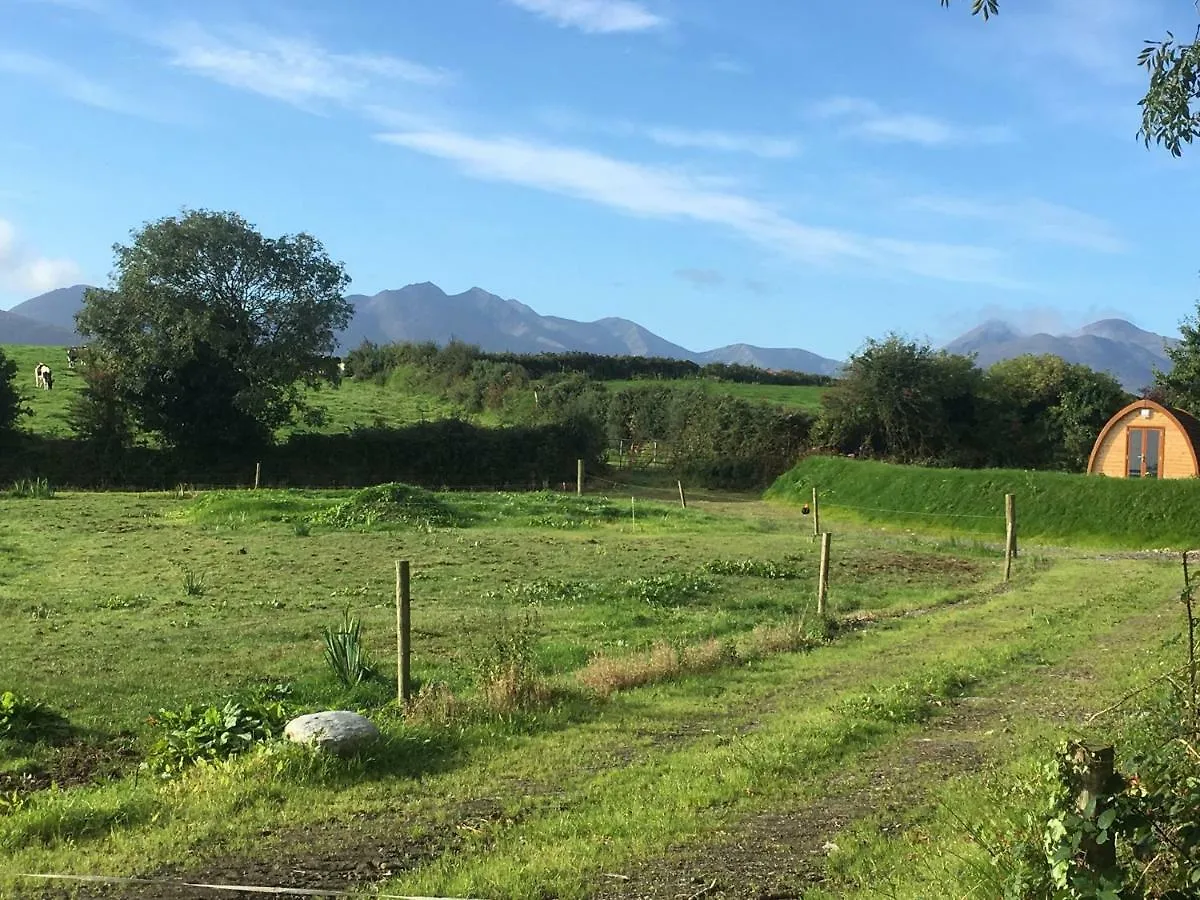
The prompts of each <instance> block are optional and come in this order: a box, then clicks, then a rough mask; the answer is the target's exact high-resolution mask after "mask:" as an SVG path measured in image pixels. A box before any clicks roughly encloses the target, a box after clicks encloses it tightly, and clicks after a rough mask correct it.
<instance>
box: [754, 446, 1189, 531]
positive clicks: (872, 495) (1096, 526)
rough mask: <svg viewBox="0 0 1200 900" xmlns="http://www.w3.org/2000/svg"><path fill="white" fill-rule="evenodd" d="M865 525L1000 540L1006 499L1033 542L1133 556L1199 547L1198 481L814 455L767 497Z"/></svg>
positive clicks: (782, 477)
mask: <svg viewBox="0 0 1200 900" xmlns="http://www.w3.org/2000/svg"><path fill="white" fill-rule="evenodd" d="M814 487H816V488H817V489H818V490H819V491H820V499H821V507H822V510H835V509H836V510H839V511H845V512H846V513H849V514H851V515H853V516H854V517H855V518H858V519H860V520H862V521H867V522H892V523H896V524H903V525H908V526H919V527H926V528H928V527H934V528H938V529H950V530H953V531H956V532H966V533H973V534H987V535H990V536H991V538H990V539H993V540H996V541H1001V540H1003V535H1004V495H1005V494H1013V495H1015V497H1016V502H1017V519H1018V531H1019V532H1020V534H1022V535H1024V536H1026V537H1029V538H1031V539H1036V540H1039V541H1043V540H1044V541H1052V542H1056V543H1071V544H1095V545H1103V546H1117V547H1128V548H1132V549H1139V550H1141V549H1161V548H1165V547H1172V548H1180V549H1184V548H1194V547H1200V523H1198V522H1197V519H1196V508H1197V505H1200V482H1197V481H1196V480H1195V479H1191V478H1187V479H1178V480H1166V481H1143V480H1136V481H1134V480H1129V479H1123V478H1105V477H1102V476H1098V475H1082V474H1080V475H1073V474H1069V473H1065V472H1034V471H1025V470H1015V469H935V468H926V467H922V466H897V465H891V464H889V463H881V462H873V461H868V460H853V459H842V458H840V457H828V456H810V457H808V458H807V459H805V460H802V461H801V462H800V463H799V464H798V465H797V466H796V467H795V468H793V469H792V470H791V471H789V472H786V473H785V474H783V475H781V476H780V477H779V479H778V480H777V481H776V482H775V484H773V485H772V486H771V488H770V489H769V490H768V491H767V493H766V496H767V498H768V499H777V500H784V501H787V502H791V503H804V502H808V501H809V500H810V499H811V497H812V489H813V488H814Z"/></svg>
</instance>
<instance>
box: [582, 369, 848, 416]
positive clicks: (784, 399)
mask: <svg viewBox="0 0 1200 900" xmlns="http://www.w3.org/2000/svg"><path fill="white" fill-rule="evenodd" d="M664 383H665V384H671V385H677V386H684V387H691V386H693V385H699V386H701V387H702V388H703V389H704V390H705V391H708V392H709V393H711V394H717V395H725V396H730V397H740V398H741V399H743V400H752V401H755V402H761V403H769V404H771V405H773V406H782V407H784V408H785V409H796V410H802V411H804V412H808V413H814V414H815V413H817V412H819V411H820V409H821V397H822V395H823V394H824V393H825V392H826V391H827V390H828V388H824V387H817V386H813V385H787V384H742V383H740V382H732V381H713V380H711V379H674V380H669V381H665V382H664V381H661V380H656V379H648V378H637V379H626V380H621V381H606V382H604V384H606V385H608V387H609V388H610V389H612V390H621V389H622V388H641V387H646V386H649V385H657V384H664Z"/></svg>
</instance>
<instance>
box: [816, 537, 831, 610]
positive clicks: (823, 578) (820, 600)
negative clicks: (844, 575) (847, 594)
mask: <svg viewBox="0 0 1200 900" xmlns="http://www.w3.org/2000/svg"><path fill="white" fill-rule="evenodd" d="M832 539H833V535H832V534H830V533H829V532H828V531H826V532H823V533H822V534H821V568H820V569H818V570H817V615H818V616H824V615H825V601H826V600H827V599H828V597H829V544H830V542H831V540H832Z"/></svg>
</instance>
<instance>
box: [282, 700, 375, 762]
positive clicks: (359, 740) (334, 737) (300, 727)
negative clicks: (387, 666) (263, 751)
mask: <svg viewBox="0 0 1200 900" xmlns="http://www.w3.org/2000/svg"><path fill="white" fill-rule="evenodd" d="M283 734H284V737H286V738H287V739H288V740H289V741H295V742H296V743H297V744H307V745H308V746H310V747H315V748H316V749H318V750H325V751H328V752H330V753H336V754H337V755H339V756H346V755H349V754H351V753H354V752H355V751H356V750H358V749H359V748H360V747H362V746H364V745H366V744H369V743H371V741H373V740H375V739H376V738H378V737H379V729H378V728H376V727H375V723H374V722H372V721H371V720H370V719H368V718H365V717H364V716H360V715H359V714H358V713H356V712H350V711H349V710H345V709H333V710H328V711H327V712H317V713H309V714H308V715H307V716H299V717H297V718H295V719H292V721H290V722H288V723H287V725H286V726H285V727H284V729H283Z"/></svg>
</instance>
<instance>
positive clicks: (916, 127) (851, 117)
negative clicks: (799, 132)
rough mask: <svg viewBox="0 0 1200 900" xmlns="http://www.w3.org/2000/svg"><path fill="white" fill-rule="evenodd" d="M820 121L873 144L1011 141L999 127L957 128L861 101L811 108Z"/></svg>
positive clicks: (933, 118) (836, 101)
mask: <svg viewBox="0 0 1200 900" xmlns="http://www.w3.org/2000/svg"><path fill="white" fill-rule="evenodd" d="M811 112H812V114H813V115H814V116H815V117H817V118H819V119H829V120H835V121H840V122H842V123H843V128H844V131H845V132H846V133H848V134H851V135H854V136H857V137H862V138H867V139H869V140H876V141H891V142H898V143H911V144H923V145H925V146H938V145H943V144H997V143H1004V142H1006V141H1010V140H1012V139H1013V133H1012V131H1011V130H1010V129H1009V128H1006V127H1004V126H998V125H983V126H971V125H958V124H955V123H953V122H950V121H947V120H946V119H942V118H939V117H937V116H930V115H924V114H920V113H901V112H892V111H889V110H886V109H884V108H883V107H882V106H880V105H879V104H878V103H876V102H874V101H873V100H867V99H864V98H862V97H832V98H830V99H828V100H825V101H823V102H821V103H818V104H816V105H814V106H813V107H812V110H811Z"/></svg>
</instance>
